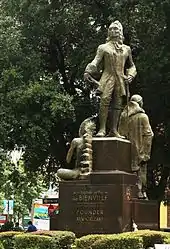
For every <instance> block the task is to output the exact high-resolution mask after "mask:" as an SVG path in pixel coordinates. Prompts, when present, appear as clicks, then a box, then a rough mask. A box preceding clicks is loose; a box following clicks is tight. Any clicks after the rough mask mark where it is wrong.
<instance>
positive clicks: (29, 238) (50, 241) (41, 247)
mask: <svg viewBox="0 0 170 249" xmlns="http://www.w3.org/2000/svg"><path fill="white" fill-rule="evenodd" d="M14 245H15V246H14V248H15V249H30V248H32V249H56V248H61V247H60V245H59V243H58V241H57V240H56V239H55V238H54V237H49V236H44V235H32V234H21V235H16V236H15V240H14Z"/></svg>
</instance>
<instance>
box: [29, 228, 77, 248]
mask: <svg viewBox="0 0 170 249" xmlns="http://www.w3.org/2000/svg"><path fill="white" fill-rule="evenodd" d="M31 234H32V235H45V236H49V237H55V239H56V240H57V241H58V243H59V245H60V247H61V248H66V249H67V248H70V247H71V245H72V244H73V243H74V242H75V239H76V237H75V234H74V233H72V232H69V231H36V232H33V233H31Z"/></svg>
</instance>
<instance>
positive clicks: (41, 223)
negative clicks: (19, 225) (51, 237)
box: [33, 219, 50, 231]
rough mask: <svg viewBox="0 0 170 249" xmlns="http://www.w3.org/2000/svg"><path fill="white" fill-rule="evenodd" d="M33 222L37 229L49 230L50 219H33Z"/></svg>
mask: <svg viewBox="0 0 170 249" xmlns="http://www.w3.org/2000/svg"><path fill="white" fill-rule="evenodd" d="M33 224H34V225H35V226H36V228H37V229H38V230H48V231H49V230H50V219H48V220H42V219H33Z"/></svg>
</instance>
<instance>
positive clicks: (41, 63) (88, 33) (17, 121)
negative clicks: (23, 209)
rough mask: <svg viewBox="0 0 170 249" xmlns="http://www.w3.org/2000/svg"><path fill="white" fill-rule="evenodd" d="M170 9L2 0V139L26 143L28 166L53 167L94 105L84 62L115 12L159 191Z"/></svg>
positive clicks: (168, 117) (167, 125)
mask: <svg viewBox="0 0 170 249" xmlns="http://www.w3.org/2000/svg"><path fill="white" fill-rule="evenodd" d="M169 13H170V3H169V1H168V0H163V1H158V0H152V1H149V2H148V1H147V0H141V1H138V0H121V1H116V0H107V1H106V0H100V1H99V0H90V1H89V0H86V1H84V0H81V1H80V0H73V1H68V0H62V1H60V0H58V1H55V0H36V1H35V0H32V1H29V0H22V1H21V0H16V1H13V0H8V1H7V0H1V10H0V106H1V109H0V110H1V112H0V114H1V126H0V137H1V139H0V146H1V147H2V148H4V149H6V150H12V149H13V148H14V147H15V145H17V146H20V147H24V149H25V154H24V162H25V165H26V167H27V168H28V169H29V170H35V171H36V170H39V169H41V170H42V171H45V172H46V173H47V174H49V175H50V174H52V173H54V172H56V170H57V168H58V167H60V166H64V165H65V155H66V151H67V143H68V142H69V141H70V140H71V139H72V138H73V137H75V136H76V135H77V133H78V127H79V124H80V122H81V121H82V120H84V119H85V118H87V117H88V116H90V115H91V114H94V113H95V111H96V106H95V104H94V102H92V101H91V99H90V98H89V89H88V87H87V86H86V85H85V82H84V81H83V72H84V69H85V66H86V65H87V63H88V62H90V61H91V60H92V58H93V57H94V54H95V52H96V48H97V46H98V45H99V44H101V43H103V42H105V38H106V36H107V27H108V25H109V23H110V22H111V21H112V20H116V19H119V20H120V21H121V22H122V24H123V27H124V35H125V44H130V46H131V47H132V52H133V57H134V60H135V64H136V67H137V71H138V76H137V78H136V80H135V82H134V83H133V84H132V85H131V93H140V94H141V95H142V96H143V97H144V103H145V109H146V112H147V113H148V115H149V117H150V119H151V124H152V127H153V130H154V133H155V138H154V146H153V156H152V160H151V166H150V168H151V169H152V172H153V169H156V170H157V172H160V174H161V176H163V177H162V178H161V179H162V180H161V181H160V178H159V184H158V186H157V185H156V184H157V183H156V182H157V181H156V180H153V179H152V183H153V182H154V183H155V185H154V184H152V186H153V185H154V187H155V188H157V189H158V191H157V192H158V193H159V194H156V195H155V198H157V197H158V196H160V195H162V191H163V189H164V186H165V182H166V180H167V177H168V176H169V169H170V166H169V163H170V158H169V146H170V145H169V136H170V102H169V98H170V91H169V89H170V88H169V78H170V73H169V68H170V67H169V66H170V65H169V64H170V58H169V57H170V37H169V30H170V17H169ZM44 168H45V170H44ZM152 177H153V178H154V176H153V174H152ZM154 179H155V178H154ZM151 195H154V194H153V192H152V191H151Z"/></svg>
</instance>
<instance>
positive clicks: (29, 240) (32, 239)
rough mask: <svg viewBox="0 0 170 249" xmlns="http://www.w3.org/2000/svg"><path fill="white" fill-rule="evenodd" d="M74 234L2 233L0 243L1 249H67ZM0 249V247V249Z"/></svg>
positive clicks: (65, 232)
mask: <svg viewBox="0 0 170 249" xmlns="http://www.w3.org/2000/svg"><path fill="white" fill-rule="evenodd" d="M74 241H75V234H74V233H72V232H68V231H36V232H32V233H24V232H16V231H15V232H14V231H12V232H2V233H0V242H1V243H2V245H3V247H4V248H3V249H20V248H22V249H25V248H26V249H27V248H29V249H49V248H50V249H53V248H55V249H56V248H57V249H60V248H62V249H69V248H71V246H72V244H73V243H74ZM0 249H1V247H0Z"/></svg>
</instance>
